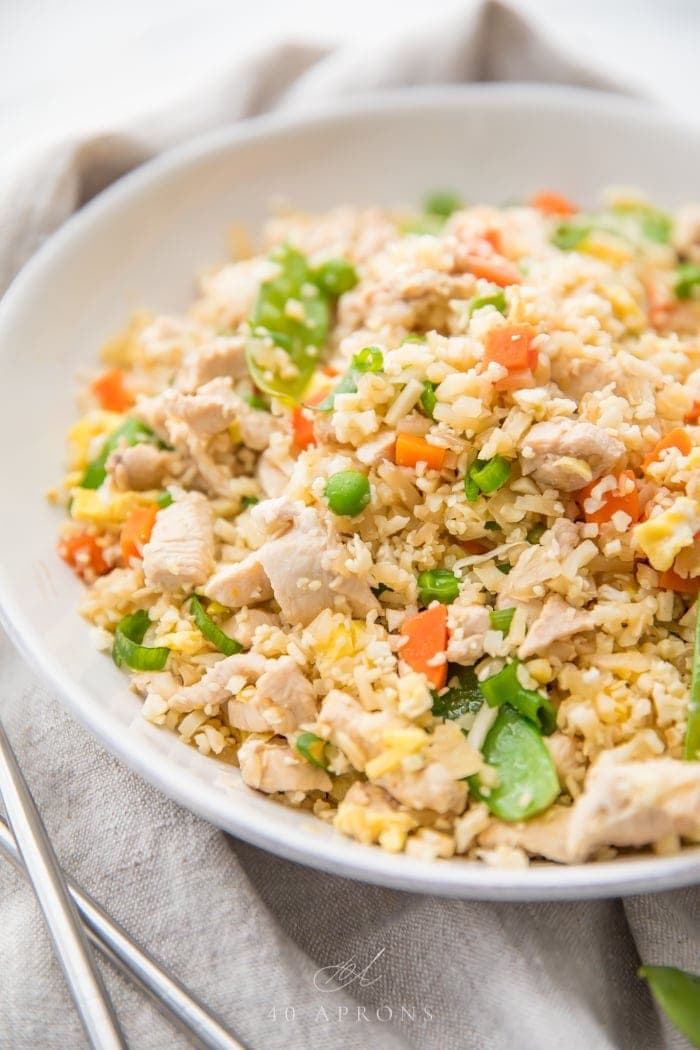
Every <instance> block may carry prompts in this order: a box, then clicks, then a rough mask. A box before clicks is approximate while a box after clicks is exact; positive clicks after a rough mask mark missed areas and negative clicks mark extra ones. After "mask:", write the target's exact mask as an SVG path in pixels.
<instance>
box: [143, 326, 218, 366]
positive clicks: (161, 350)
mask: <svg viewBox="0 0 700 1050" xmlns="http://www.w3.org/2000/svg"><path fill="white" fill-rule="evenodd" d="M205 337H206V330H205V329H203V328H202V327H201V326H200V325H199V324H197V323H196V322H195V321H191V320H189V319H188V318H181V317H168V316H167V315H165V314H161V315H160V316H159V317H155V318H154V319H153V320H152V321H151V323H150V324H147V325H145V327H143V328H142V329H141V331H140V332H139V334H138V343H139V346H140V348H141V353H142V355H143V359H144V361H145V362H146V364H147V365H159V366H161V367H162V366H167V367H169V368H177V367H178V366H179V364H180V362H181V361H182V358H183V356H184V354H186V353H187V351H188V350H189V349H190V348H191V347H193V346H196V345H197V344H198V343H200V342H201V341H202V340H203V339H204V338H205Z"/></svg>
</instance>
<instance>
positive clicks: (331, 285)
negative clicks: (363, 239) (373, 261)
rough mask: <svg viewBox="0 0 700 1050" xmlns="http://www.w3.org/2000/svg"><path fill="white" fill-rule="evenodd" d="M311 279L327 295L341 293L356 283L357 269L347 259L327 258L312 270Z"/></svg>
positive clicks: (347, 290)
mask: <svg viewBox="0 0 700 1050" xmlns="http://www.w3.org/2000/svg"><path fill="white" fill-rule="evenodd" d="M313 280H314V281H315V283H316V284H318V286H319V287H320V288H321V289H322V290H323V291H324V292H326V293H327V294H328V295H334V296H338V295H342V294H343V293H344V292H349V291H350V289H351V288H354V287H355V285H356V284H357V271H356V269H355V267H354V266H353V265H352V263H349V262H348V261H347V259H328V260H327V261H326V262H324V263H321V265H320V266H319V267H318V269H316V270H314V273H313Z"/></svg>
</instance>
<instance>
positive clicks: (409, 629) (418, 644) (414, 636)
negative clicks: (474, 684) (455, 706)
mask: <svg viewBox="0 0 700 1050" xmlns="http://www.w3.org/2000/svg"><path fill="white" fill-rule="evenodd" d="M401 634H403V635H405V636H406V637H407V638H408V641H407V642H406V643H405V644H404V645H403V646H402V647H401V648H400V649H399V656H400V657H401V659H403V660H405V661H406V663H407V664H408V666H409V667H410V668H411V669H412V670H414V671H420V672H422V674H424V675H425V676H426V678H427V679H428V681H429V682H430V684H431V686H432V687H433V689H442V687H443V686H444V685H445V683H446V681H447V659H444V660H443V661H442V663H435V664H433V663H432V661H433V660H434V659H435V657H436V656H439V655H440V654H442V655H443V656H444V654H445V651H446V649H447V606H445V605H434V606H433V607H432V608H430V609H425V610H424V611H423V612H419V613H417V614H416V615H415V616H409V617H408V618H407V619H406V620H404V622H403V626H402V627H401Z"/></svg>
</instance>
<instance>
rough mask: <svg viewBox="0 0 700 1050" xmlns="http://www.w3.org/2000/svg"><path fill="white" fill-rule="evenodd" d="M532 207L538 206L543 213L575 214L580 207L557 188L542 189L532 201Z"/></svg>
mask: <svg viewBox="0 0 700 1050" xmlns="http://www.w3.org/2000/svg"><path fill="white" fill-rule="evenodd" d="M530 207H531V208H537V210H538V211H541V212H542V214H543V215H561V216H567V215H575V214H576V212H577V211H578V208H577V207H576V205H575V204H574V202H573V201H571V200H569V198H568V197H565V196H564V194H563V193H557V192H556V190H542V191H541V192H540V193H536V194H535V196H534V197H533V198H532V200H531V201H530Z"/></svg>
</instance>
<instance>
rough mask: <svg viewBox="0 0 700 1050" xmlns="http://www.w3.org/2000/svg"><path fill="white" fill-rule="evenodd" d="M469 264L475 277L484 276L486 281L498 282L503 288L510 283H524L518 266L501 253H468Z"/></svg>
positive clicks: (470, 270)
mask: <svg viewBox="0 0 700 1050" xmlns="http://www.w3.org/2000/svg"><path fill="white" fill-rule="evenodd" d="M467 266H468V268H469V272H470V273H473V274H474V276H475V277H483V279H484V280H485V281H490V282H491V284H497V285H499V286H500V287H501V288H507V287H508V285H509V284H521V283H522V276H521V273H520V270H519V269H518V268H517V266H515V265H514V264H513V263H512V262H509V261H508V259H504V258H502V257H501V256H500V255H494V256H492V257H489V256H485V255H468V256H467Z"/></svg>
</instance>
